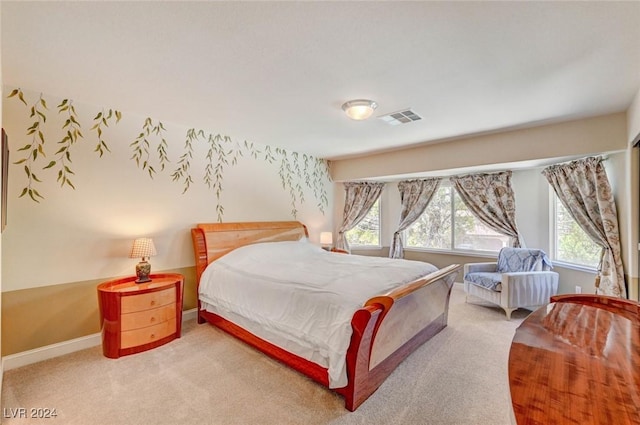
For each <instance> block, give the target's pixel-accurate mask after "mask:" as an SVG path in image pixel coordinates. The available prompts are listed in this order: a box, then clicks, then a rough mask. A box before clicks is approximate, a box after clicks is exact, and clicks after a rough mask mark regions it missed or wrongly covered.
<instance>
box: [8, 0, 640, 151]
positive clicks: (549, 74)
mask: <svg viewBox="0 0 640 425" xmlns="http://www.w3.org/2000/svg"><path fill="white" fill-rule="evenodd" d="M0 7H1V15H2V28H1V30H2V83H3V84H5V85H9V86H19V87H22V88H23V89H31V90H37V91H41V92H44V93H47V94H49V95H55V96H60V97H70V98H73V99H74V100H76V101H78V102H87V103H94V104H97V105H101V106H106V107H112V108H117V109H120V110H122V111H124V113H125V114H126V113H139V114H141V115H144V116H151V117H153V118H154V119H158V120H162V121H164V122H165V123H171V122H173V123H177V124H181V125H184V126H187V127H196V128H202V129H205V130H207V131H212V132H220V133H223V134H226V135H229V136H231V137H232V138H233V139H238V140H249V141H253V142H257V143H261V144H267V145H272V146H280V147H284V148H287V149H292V150H296V151H300V152H306V153H309V154H312V155H316V156H320V157H325V158H330V159H331V158H334V159H335V158H341V157H347V156H352V155H359V154H364V153H367V152H374V151H380V150H387V149H396V148H399V147H402V146H406V145H415V144H420V143H428V142H433V141H440V140H443V139H448V138H456V137H463V136H465V135H470V134H477V133H482V132H489V131H499V130H500V129H506V128H513V127H521V126H533V125H539V124H541V123H545V122H557V121H563V120H570V119H576V118H581V117H587V116H594V115H600V114H606V113H611V112H618V111H624V110H626V109H627V108H628V106H629V105H630V103H631V101H632V99H633V96H634V95H635V93H637V91H638V89H639V88H640V2H637V1H635V2H495V3H494V2H398V1H387V2H349V1H344V2H150V1H144V2H125V3H115V2H53V1H49V2H9V1H2V2H1V6H0ZM356 98H369V99H373V100H375V101H377V102H378V104H379V105H380V106H379V107H378V109H377V111H376V116H377V115H382V114H385V113H389V112H394V111H396V110H399V109H402V108H406V107H411V108H413V109H414V110H415V111H416V112H417V113H419V114H420V115H421V116H422V117H423V120H422V121H418V122H414V123H411V124H406V125H401V126H389V125H388V124H385V123H384V122H382V121H381V120H379V119H375V118H371V119H369V120H368V121H362V122H356V121H352V120H350V119H348V118H347V117H346V115H344V113H343V112H342V111H341V109H340V105H341V104H342V103H343V102H345V101H347V100H350V99H356Z"/></svg>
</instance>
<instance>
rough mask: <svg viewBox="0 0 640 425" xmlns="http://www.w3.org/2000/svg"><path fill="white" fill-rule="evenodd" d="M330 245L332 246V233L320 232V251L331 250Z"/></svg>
mask: <svg viewBox="0 0 640 425" xmlns="http://www.w3.org/2000/svg"><path fill="white" fill-rule="evenodd" d="M331 244H333V233H331V232H320V245H322V249H326V250H329V249H331Z"/></svg>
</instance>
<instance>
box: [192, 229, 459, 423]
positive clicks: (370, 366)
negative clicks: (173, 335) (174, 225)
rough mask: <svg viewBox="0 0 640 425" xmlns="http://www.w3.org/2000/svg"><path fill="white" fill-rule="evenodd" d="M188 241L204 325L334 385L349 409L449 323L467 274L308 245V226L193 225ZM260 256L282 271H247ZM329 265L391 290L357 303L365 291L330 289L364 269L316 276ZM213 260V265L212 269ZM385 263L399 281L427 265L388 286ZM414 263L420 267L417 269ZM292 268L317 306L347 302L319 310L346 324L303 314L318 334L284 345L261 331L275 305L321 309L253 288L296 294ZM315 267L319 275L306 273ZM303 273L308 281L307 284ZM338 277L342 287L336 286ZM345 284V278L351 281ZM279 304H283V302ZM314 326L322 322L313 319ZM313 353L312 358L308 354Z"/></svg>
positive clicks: (276, 333)
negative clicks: (458, 282)
mask: <svg viewBox="0 0 640 425" xmlns="http://www.w3.org/2000/svg"><path fill="white" fill-rule="evenodd" d="M191 235H192V240H193V248H194V254H195V261H196V276H197V293H198V294H201V295H199V296H198V323H205V322H208V323H210V324H212V325H215V326H217V327H219V328H221V329H222V330H224V331H226V332H227V333H229V334H231V335H233V336H235V337H237V338H239V339H241V340H242V341H244V342H246V343H248V344H250V345H251V346H253V347H255V348H257V349H258V350H260V351H262V352H264V353H265V354H267V355H269V356H271V357H273V358H275V359H277V360H279V361H281V362H283V363H285V364H286V365H288V366H290V367H292V368H293V369H295V370H297V371H299V372H301V373H303V374H304V375H306V376H308V377H309V378H311V379H313V380H314V381H316V382H318V383H320V384H322V385H324V386H327V387H329V388H330V389H332V390H333V391H335V392H337V393H338V394H341V395H342V396H344V399H345V407H346V408H347V409H348V410H350V411H354V410H355V409H357V408H358V406H360V405H361V404H362V403H363V402H364V401H365V400H366V399H367V398H368V397H369V396H370V395H371V394H373V392H374V391H376V389H377V388H378V387H379V386H380V385H381V384H382V383H383V382H384V380H385V379H386V378H387V377H388V376H389V375H390V374H391V373H392V372H393V370H394V369H395V368H396V367H397V366H398V365H399V364H400V363H401V362H402V361H403V360H404V359H405V358H406V357H407V356H408V355H410V354H411V353H412V352H413V351H414V350H415V349H416V348H418V347H419V346H420V345H422V344H423V343H424V342H426V341H427V340H429V339H430V338H431V337H433V336H434V335H436V334H437V333H438V332H439V331H440V330H442V329H443V328H444V327H446V325H447V314H448V306H449V297H450V293H451V288H452V286H453V282H454V279H455V277H456V275H457V272H458V270H459V269H460V266H459V265H457V264H452V265H450V266H447V267H444V268H442V269H436V268H435V267H433V266H431V265H428V263H420V262H408V261H407V262H405V261H400V260H389V259H380V258H377V257H361V256H357V255H354V256H351V255H348V254H342V253H333V252H328V251H324V250H322V249H320V248H319V247H316V246H314V245H312V244H310V243H309V242H307V241H306V238H308V232H307V228H306V227H305V226H304V225H303V224H302V223H300V222H297V221H283V222H246V223H203V224H198V225H197V226H196V227H195V228H193V229H191ZM283 253H286V254H283ZM307 254H309V255H312V256H313V257H312V258H313V259H314V262H316V261H317V262H318V264H316V265H315V267H316V268H315V269H314V268H313V267H312V266H311V264H307V263H306V261H307V260H306V259H305V260H301V259H302V258H306V257H305V256H306V255H307ZM263 255H264V256H266V259H265V260H264V262H265V263H266V264H272V265H273V267H271V268H272V269H273V273H274V274H275V275H274V276H273V277H268V276H266V273H265V276H262V275H261V274H260V273H259V272H255V273H254V272H252V271H250V270H249V268H248V265H249V264H253V263H254V262H255V263H259V262H260V261H263V260H262V259H261V258H262V257H261V256H263ZM282 257H286V258H287V260H288V261H289V263H288V264H289V265H290V266H286V264H287V263H284V262H283V261H281V260H282ZM316 258H317V260H316ZM367 259H368V260H367ZM216 260H217V261H216ZM303 261H305V262H304V263H303ZM322 261H329V264H330V265H329V266H325V270H328V269H333V268H336V270H347V271H351V270H359V269H366V268H372V269H375V270H377V272H376V273H375V275H376V277H375V279H374V278H371V280H372V281H373V280H376V279H377V280H379V281H380V282H378V283H377V285H381V286H380V287H381V288H387V289H386V290H383V291H381V292H376V293H370V294H367V295H361V299H356V298H354V297H355V296H356V295H357V294H356V293H358V294H359V289H353V288H351V292H352V293H350V294H347V295H344V294H340V295H339V296H336V294H334V293H333V291H334V289H335V287H347V286H349V283H347V284H345V283H344V282H347V281H348V279H350V278H351V277H352V276H353V275H356V274H358V273H357V272H355V271H354V272H353V273H350V272H342V274H341V275H340V272H338V275H339V276H337V277H333V276H330V275H329V274H328V273H324V272H322V271H320V272H318V271H319V270H320V269H318V268H317V267H319V265H321V264H322V263H321V262H322ZM358 261H363V262H365V263H364V264H363V265H361V264H358V263H357V262H358ZM214 262H215V264H213V265H212V266H211V267H210V264H211V263H214ZM383 262H390V264H392V267H396V269H393V270H392V271H391V272H389V271H387V272H386V276H390V275H391V274H393V275H394V276H395V274H396V272H397V273H398V274H400V273H405V271H404V270H402V269H404V268H405V267H404V266H405V263H406V264H408V263H420V264H422V265H420V264H417V266H418V267H421V268H420V269H418V270H423V271H422V272H420V275H419V277H417V278H415V277H414V278H411V279H410V280H408V281H406V282H403V283H394V284H393V285H391V284H386V283H385V282H384V279H383V278H381V277H379V276H384V275H385V270H384V269H383V268H382V267H383V266H382V265H380V264H382V263H383ZM280 263H281V264H280ZM302 264H304V265H302ZM400 265H402V267H400ZM414 266H416V265H412V266H411V267H414ZM287 267H289V268H290V269H291V272H292V273H293V275H297V277H296V278H295V279H299V278H302V280H308V281H309V282H310V284H311V287H312V288H314V289H313V290H312V291H311V292H312V293H314V294H312V295H310V297H311V298H313V297H316V298H313V299H314V302H318V303H319V302H320V301H318V300H319V298H317V297H320V298H322V299H325V298H327V297H328V298H330V299H333V300H336V299H338V298H339V299H346V301H344V303H341V304H344V305H340V306H335V307H334V306H331V307H329V308H319V309H320V310H323V311H324V310H327V309H329V310H332V311H333V310H338V311H339V312H338V313H337V314H338V315H339V317H340V319H335V318H331V319H328V323H332V324H333V323H335V326H336V328H335V329H334V328H331V329H328V326H325V323H324V322H322V321H321V320H320V319H317V318H316V316H314V315H312V316H310V317H311V319H309V318H301V319H299V321H300V322H303V323H304V326H307V325H308V322H313V325H314V326H313V331H310V329H311V328H309V327H307V328H305V330H304V332H302V333H303V334H304V335H302V338H303V341H302V342H300V341H295V340H293V338H292V340H291V341H289V340H283V338H285V339H286V338H288V337H287V336H286V335H284V336H283V335H282V332H281V331H280V330H279V328H278V329H276V328H274V327H271V326H270V325H271V323H272V322H267V326H265V325H264V323H263V322H262V317H263V316H264V317H266V318H267V319H266V320H270V316H280V313H279V312H278V313H277V314H276V313H275V312H272V311H270V310H269V309H271V308H273V306H281V305H288V306H300V308H299V309H298V310H300V311H294V312H293V314H294V315H295V317H299V315H300V314H304V313H305V311H311V310H314V308H313V307H311V304H305V303H307V302H311V301H307V300H305V299H303V298H295V299H293V298H291V297H292V295H290V293H292V292H293V289H291V290H290V291H289V292H273V293H270V294H268V293H265V294H262V293H260V294H261V295H260V296H255V294H256V293H257V292H255V291H257V290H258V289H256V288H257V286H253V285H258V286H264V287H265V288H268V287H275V288H276V289H277V288H278V287H280V288H287V289H288V290H289V288H290V285H293V284H294V283H292V280H293V279H294V278H293V277H288V276H289V274H286V276H287V277H286V278H285V277H284V276H285V274H283V273H285V271H286V269H287ZM341 267H345V268H341ZM406 268H407V271H406V273H416V271H408V270H409V266H408V265H407V267H406ZM214 269H215V270H214ZM212 270H213V271H212ZM309 270H314V271H312V272H309ZM235 271H239V272H240V273H235ZM232 272H234V273H235V274H239V276H237V277H236V278H239V280H237V281H236V282H235V283H232V284H225V285H227V286H224V285H222V283H221V282H222V281H223V279H222V278H223V277H224V278H225V279H226V277H227V275H228V274H231V273H232ZM269 273H270V272H269ZM305 273H306V274H307V275H308V276H307V277H306V278H305ZM409 275H410V274H407V276H409ZM260 278H261V279H260ZM334 279H336V280H337V282H338V283H336V282H333V281H332V280H334ZM339 279H343V281H344V282H341V281H339ZM398 279H399V278H398ZM263 281H264V282H263ZM283 282H284V283H283ZM371 283H372V284H373V282H371ZM211 285H213V288H214V289H213V292H206V291H205V289H206V288H208V287H210V286H211ZM244 286H246V287H247V288H251V289H250V291H252V295H253V296H249V297H247V296H246V295H245V296H244V297H243V296H242V295H237V296H238V297H239V298H238V300H239V302H240V303H241V304H243V305H241V306H240V307H238V308H237V309H234V308H233V307H229V305H228V302H227V301H226V299H223V298H224V297H225V296H227V295H228V296H230V297H233V296H236V295H235V294H236V293H238V294H240V292H238V291H240V290H241V289H243V287H244ZM216 288H217V289H216ZM216 290H217V291H218V292H217V293H216ZM260 290H262V289H260ZM265 290H266V289H265ZM269 290H271V289H269ZM369 290H370V291H371V290H372V289H369ZM307 292H308V291H307ZM365 292H366V291H365ZM365 292H363V293H365ZM219 294H223V295H222V296H221V298H220V299H218V298H217V296H218V295H219ZM318 294H321V295H318ZM327 294H329V295H327ZM296 296H298V295H296ZM270 299H271V301H270ZM247 300H260V302H259V303H258V302H254V304H253V305H252V304H250V303H249V301H247ZM278 300H282V301H281V302H279V303H278ZM245 301H246V302H247V303H246V305H245V304H244V302H245ZM354 303H356V304H354ZM258 304H263V305H264V306H269V308H268V309H266V310H265V311H262V312H257V311H254V309H256V310H257V309H258V308H262V306H259V305H258ZM287 310H289V309H287ZM345 312H346V313H345ZM245 313H246V314H245ZM345 314H348V316H347V321H346V326H345V324H343V323H342V322H341V320H342V319H344V318H345ZM254 316H255V317H254ZM316 320H318V323H315V322H314V321H316ZM283 326H284V325H283ZM287 326H288V325H287ZM332 326H333V325H332ZM316 328H318V329H319V330H318V332H320V333H319V334H318V335H319V336H315V332H316ZM325 328H327V329H325ZM347 328H348V329H347ZM286 329H288V328H286ZM322 332H325V333H326V335H328V336H329V337H328V338H327V339H329V340H331V341H333V340H334V339H335V340H336V341H344V338H347V340H346V343H345V342H339V343H337V346H339V347H340V349H336V350H335V351H334V349H333V347H334V345H333V342H326V344H327V345H326V346H325V341H323V340H322V338H323V336H322ZM336 335H337V336H339V338H338V337H337V336H336ZM334 336H336V338H334ZM314 341H315V342H319V343H320V345H319V348H318V347H317V348H315V349H311V348H308V347H307V343H309V346H312V344H314V343H315V342H314ZM308 351H313V352H312V353H310V354H309V353H308ZM342 351H344V353H342ZM323 356H324V357H323ZM337 372H340V373H337Z"/></svg>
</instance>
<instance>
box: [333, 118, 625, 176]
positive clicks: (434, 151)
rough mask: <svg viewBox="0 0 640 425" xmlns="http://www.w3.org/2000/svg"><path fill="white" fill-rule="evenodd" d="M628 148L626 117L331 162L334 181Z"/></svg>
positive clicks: (455, 170)
mask: <svg viewBox="0 0 640 425" xmlns="http://www.w3.org/2000/svg"><path fill="white" fill-rule="evenodd" d="M626 147H627V129H626V115H625V114H624V113H618V114H612V115H605V116H600V117H595V118H590V119H585V120H578V121H570V122H565V123H560V124H552V125H545V126H540V127H533V128H527V129H522V130H512V131H506V132H503V133H494V134H488V135H483V136H478V137H469V138H464V139H459V140H453V141H449V142H445V143H436V144H431V145H425V146H420V147H415V148H411V149H403V150H397V151H392V152H387V153H380V154H376V155H368V156H363V157H359V158H353V159H344V160H336V161H332V162H331V176H332V177H333V180H334V181H349V180H358V179H370V178H394V177H396V176H398V175H407V174H414V173H415V174H419V175H420V174H424V173H431V174H434V173H435V174H437V173H443V174H456V173H458V172H461V171H464V170H465V169H468V168H473V169H477V168H478V167H482V166H485V167H495V165H496V164H510V163H515V162H525V161H538V160H540V159H550V158H551V159H553V158H563V157H567V158H575V157H579V156H585V155H590V154H592V153H594V152H597V153H600V152H610V151H619V150H624V149H626Z"/></svg>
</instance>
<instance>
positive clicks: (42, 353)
mask: <svg viewBox="0 0 640 425" xmlns="http://www.w3.org/2000/svg"><path fill="white" fill-rule="evenodd" d="M195 318H196V309H195V308H193V309H191V310H186V311H183V312H182V322H183V323H184V321H186V320H190V319H195ZM101 343H102V336H101V334H100V333H96V334H92V335H87V336H83V337H80V338H75V339H70V340H68V341H63V342H58V343H55V344H51V345H45V346H44V347H39V348H34V349H33V350H27V351H22V352H20V353H16V354H10V355H8V356H4V357H3V358H2V369H3V370H11V369H16V368H18V367H22V366H27V365H30V364H33V363H37V362H41V361H43V360H48V359H52V358H54V357H58V356H63V355H65V354H69V353H73V352H76V351H80V350H84V349H86V348H91V347H95V346H96V345H100V344H101Z"/></svg>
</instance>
